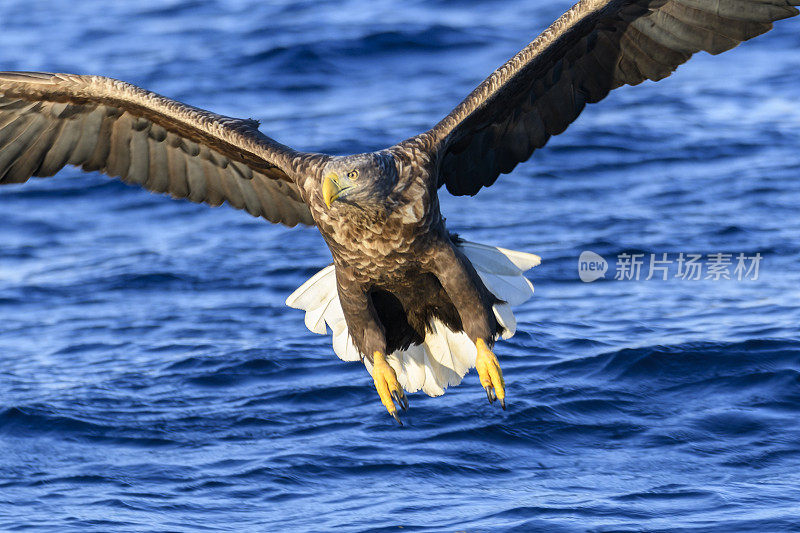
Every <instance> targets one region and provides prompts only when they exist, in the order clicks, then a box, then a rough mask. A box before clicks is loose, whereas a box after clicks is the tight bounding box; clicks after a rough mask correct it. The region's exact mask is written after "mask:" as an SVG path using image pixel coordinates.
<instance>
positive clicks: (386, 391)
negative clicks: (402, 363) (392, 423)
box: [372, 352, 408, 426]
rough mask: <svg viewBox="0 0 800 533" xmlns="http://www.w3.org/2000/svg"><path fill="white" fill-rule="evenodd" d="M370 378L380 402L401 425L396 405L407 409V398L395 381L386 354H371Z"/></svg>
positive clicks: (395, 377) (394, 375)
mask: <svg viewBox="0 0 800 533" xmlns="http://www.w3.org/2000/svg"><path fill="white" fill-rule="evenodd" d="M372 358H373V361H372V379H373V381H374V382H375V388H376V389H377V391H378V396H380V398H381V403H382V404H383V405H384V407H386V410H387V411H389V414H390V415H392V417H394V419H395V420H397V422H398V423H399V424H400V425H401V426H402V425H403V423H402V422H401V421H400V417H399V416H397V407H395V405H394V404H395V402H397V405H398V406H399V407H402V408H403V411H405V410H406V409H408V399H407V398H406V393H405V392H403V387H401V386H400V383H399V382H398V381H397V374H395V372H394V369H393V368H392V367H391V366H389V363H387V362H386V356H385V355H383V354H382V353H381V352H375V353H374V354H372Z"/></svg>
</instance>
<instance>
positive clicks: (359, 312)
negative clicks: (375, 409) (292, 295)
mask: <svg viewBox="0 0 800 533" xmlns="http://www.w3.org/2000/svg"><path fill="white" fill-rule="evenodd" d="M349 274H350V272H349V271H348V270H347V269H346V268H344V267H343V268H337V269H336V278H337V281H338V283H339V287H340V288H339V301H340V303H341V305H342V312H343V313H344V316H345V320H346V321H347V327H348V329H349V330H350V332H351V335H352V338H353V341H354V342H355V344H356V347H357V348H358V350H359V352H361V353H362V354H365V357H366V359H369V360H370V362H371V363H372V379H373V381H374V382H375V389H376V390H377V391H378V396H379V397H380V399H381V403H382V404H383V405H384V407H386V410H387V411H389V414H390V415H392V417H393V418H394V419H395V420H397V422H398V423H400V425H401V426H402V425H403V423H402V422H400V417H399V416H398V414H397V407H401V408H402V409H403V410H404V411H405V410H406V409H408V399H407V398H406V393H405V392H404V391H403V387H402V386H401V385H400V383H399V382H398V381H397V374H396V373H395V371H394V369H393V368H392V367H391V366H389V363H388V362H387V361H386V332H385V329H384V327H383V325H382V324H381V321H380V319H379V318H378V314H377V312H376V310H375V305H374V304H373V302H372V299H371V298H370V296H369V294H368V293H367V292H366V291H365V290H359V288H358V287H354V286H353V285H354V284H353V282H352V279H351V278H348V275H349ZM341 287H347V288H348V289H347V290H342V289H341ZM395 402H397V407H396V406H395Z"/></svg>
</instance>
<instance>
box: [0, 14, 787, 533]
mask: <svg viewBox="0 0 800 533" xmlns="http://www.w3.org/2000/svg"><path fill="white" fill-rule="evenodd" d="M568 6H569V4H568V2H565V1H563V0H559V1H555V2H535V1H530V0H503V1H500V0H469V1H460V2H454V1H450V0H437V1H432V0H424V1H423V0H405V1H399V0H370V1H365V0H342V1H336V2H334V1H317V2H311V1H288V0H272V1H268V2H258V1H255V0H219V1H202V0H159V1H156V0H141V1H138V2H107V1H101V0H80V1H77V2H63V1H56V0H4V1H3V3H2V6H0V67H1V68H2V69H5V70H46V71H60V72H78V73H95V74H104V75H108V76H112V77H116V78H121V79H125V80H128V81H130V82H133V83H136V84H138V85H141V86H144V87H146V88H148V89H151V90H155V91H157V92H160V93H162V94H165V95H168V96H171V97H174V98H178V99H180V100H183V101H185V102H188V103H191V104H193V105H196V106H200V107H204V108H207V109H211V110H214V111H217V112H220V113H224V114H228V115H233V116H238V117H244V118H247V117H252V118H255V119H258V120H261V121H262V130H263V131H264V132H265V133H267V134H268V135H270V136H272V137H275V138H277V139H278V140H280V141H282V142H284V143H286V144H289V145H291V146H294V147H297V148H299V149H304V150H319V151H327V152H333V153H354V152H360V151H366V150H373V149H378V148H381V147H384V146H387V145H389V144H392V143H394V142H397V141H399V140H401V139H404V138H406V137H408V136H411V135H413V134H416V133H418V132H420V131H422V130H423V129H426V128H428V127H430V126H431V125H433V124H434V123H435V122H436V121H438V120H439V119H440V118H441V117H443V116H444V115H445V114H446V113H447V112H449V110H450V109H451V108H452V107H453V106H455V104H457V103H458V102H459V101H460V99H461V98H463V97H464V96H465V95H466V94H467V93H468V92H469V91H470V90H471V89H472V88H473V87H474V86H475V85H477V83H478V82H480V81H481V80H482V79H483V78H484V77H485V76H486V75H488V74H489V73H490V72H491V70H492V69H493V68H495V67H496V66H498V65H499V64H501V63H502V62H503V61H504V60H505V59H507V58H508V57H510V56H511V55H512V54H514V53H515V52H516V51H517V50H518V49H520V48H521V47H522V46H524V45H525V44H526V43H527V42H528V41H530V40H531V39H532V38H533V37H534V36H535V35H536V34H537V33H538V32H539V31H541V30H542V29H543V28H544V27H546V26H547V25H548V24H549V23H550V22H551V21H552V20H554V19H555V18H556V17H557V16H559V15H560V14H561V13H562V12H563V11H564V10H565V9H566V8H568ZM798 30H800V20H791V21H784V22H783V23H779V24H778V25H777V27H776V29H775V30H774V31H773V32H772V33H770V34H768V35H766V36H763V37H761V38H759V39H756V40H754V41H752V42H750V43H746V44H745V45H743V46H741V47H740V48H738V49H736V50H734V51H732V52H729V53H727V54H724V55H722V56H719V57H711V56H708V55H701V56H698V57H696V58H695V59H694V60H692V61H691V62H690V63H689V64H687V65H686V66H684V67H683V68H682V69H680V71H679V72H678V74H677V75H675V76H673V77H672V78H670V79H668V80H665V81H662V82H659V83H657V84H653V83H646V84H643V85H642V86H640V87H636V88H626V89H623V90H619V91H616V92H615V93H614V94H613V95H612V96H611V97H609V98H608V99H607V100H606V101H604V102H603V103H602V104H600V105H597V106H593V107H590V108H589V109H587V110H586V111H585V112H584V113H583V115H582V116H581V118H580V119H579V120H578V121H577V123H575V124H574V125H573V126H572V127H570V129H569V130H568V131H567V133H565V134H564V135H562V136H560V137H558V138H555V139H553V140H552V141H551V143H550V144H549V146H548V147H547V148H546V149H545V150H542V151H540V152H538V153H537V154H535V156H534V157H533V159H532V161H531V162H530V163H528V164H525V165H522V166H520V167H518V169H517V170H516V171H515V172H514V173H513V174H511V175H508V176H503V177H501V179H500V180H499V181H498V182H497V184H496V185H495V186H493V187H492V188H490V189H487V190H484V191H483V192H482V193H481V194H480V195H479V196H477V197H476V198H453V197H449V196H447V194H443V198H442V204H443V210H444V212H445V214H446V216H447V217H448V224H449V226H450V228H451V229H452V230H454V231H458V232H459V233H460V234H461V235H462V236H464V237H465V238H467V239H469V240H473V241H478V242H485V243H488V244H494V245H499V246H504V247H507V248H511V249H517V250H524V251H527V252H534V253H538V254H540V255H541V256H542V258H543V263H542V265H541V267H537V268H536V269H534V270H533V271H531V272H530V277H531V279H532V280H533V281H534V283H535V284H536V295H535V297H534V298H533V299H532V300H531V301H529V302H528V303H526V304H525V305H523V306H521V307H520V308H519V309H518V310H517V316H518V318H519V321H520V331H519V333H518V334H517V335H516V336H515V337H514V338H513V339H511V340H510V341H509V342H503V343H500V344H499V345H498V347H497V350H496V351H497V353H498V354H499V356H500V359H501V362H502V364H503V367H504V370H505V374H506V379H507V383H508V395H509V408H508V410H507V411H505V412H503V411H500V410H499V409H498V408H497V407H496V406H489V405H488V403H487V402H486V397H485V395H484V393H483V391H482V390H481V388H480V386H479V384H478V381H477V378H476V376H475V375H474V374H470V375H469V376H468V377H467V378H466V379H465V381H464V383H463V384H462V385H461V386H460V387H457V388H454V389H451V390H449V391H448V392H447V394H446V395H445V396H443V397H440V398H428V397H426V396H423V395H421V394H414V395H411V397H410V401H411V411H410V412H409V414H408V416H407V417H406V419H405V422H406V425H405V427H403V428H398V427H397V426H396V424H395V423H394V422H393V421H392V419H391V418H389V417H388V415H387V414H386V412H385V411H384V409H383V407H382V406H381V405H380V403H379V402H378V401H377V396H376V394H375V391H374V389H373V387H372V384H371V379H370V378H369V376H368V374H367V373H366V371H365V370H364V368H363V366H360V365H359V364H350V363H343V362H341V361H339V360H338V359H336V358H335V356H334V355H333V354H332V350H331V347H330V339H329V338H328V337H322V336H316V335H314V334H312V333H310V332H308V331H307V330H306V329H305V327H304V325H303V315H302V313H301V312H299V311H296V310H292V309H288V308H287V307H285V306H284V304H283V302H284V299H285V298H286V296H288V295H289V294H290V293H291V292H292V291H293V290H294V289H295V288H296V287H297V286H299V285H300V284H301V283H302V282H303V281H305V280H306V279H307V278H308V277H310V276H311V275H313V274H314V273H315V272H316V271H317V270H319V269H320V268H322V267H323V266H325V265H326V264H328V262H329V260H330V256H329V253H328V251H327V249H326V248H325V245H324V243H323V241H322V239H321V238H320V237H319V235H318V234H317V232H316V231H315V230H313V229H292V230H289V229H286V228H283V227H278V226H271V225H269V224H267V223H265V222H263V221H260V220H257V219H253V218H250V217H249V216H248V215H246V214H244V213H242V212H237V211H234V210H231V209H228V208H218V209H209V208H206V207H204V206H198V205H193V204H189V203H186V202H177V201H171V200H168V199H166V198H164V197H159V196H155V195H151V194H148V193H146V192H143V191H141V190H137V189H135V188H131V187H128V186H125V185H123V184H121V183H118V182H115V181H112V180H109V179H107V178H105V177H103V176H101V175H97V174H91V175H84V174H81V173H80V172H78V171H77V170H75V169H67V170H65V171H63V172H62V173H61V174H60V175H59V176H58V177H57V178H54V179H48V180H33V181H32V182H30V183H28V184H26V185H24V186H9V187H3V188H2V189H0V213H2V223H0V316H2V320H0V530H2V531H81V532H86V531H113V532H128V531H181V532H182V531H187V532H188V531H192V532H193V531H547V532H572V531H604V532H605V531H725V532H729V531H759V532H766V531H798V530H800V428H798V417H799V416H800V336H799V335H798V324H799V323H800V289H799V288H798V287H799V286H800V150H798V146H799V141H798V139H800V106H798V102H797V96H798V91H797V88H798V86H800V31H798ZM584 250H591V251H594V252H596V253H598V254H600V255H601V256H603V257H605V258H607V259H608V260H609V261H610V270H609V272H608V273H607V275H606V277H605V278H604V279H602V280H600V281H597V282H595V283H591V284H588V283H583V282H581V281H580V279H579V278H578V270H577V265H578V257H579V255H580V254H581V252H582V251H584ZM681 252H683V253H686V254H688V253H698V254H703V255H704V257H707V255H708V254H713V253H731V254H738V253H745V254H747V255H748V256H755V254H759V253H760V254H761V256H762V257H763V260H762V261H761V263H760V265H759V266H760V269H759V276H758V279H757V280H754V279H746V280H742V281H739V280H736V279H733V280H729V281H726V280H720V281H714V280H700V281H691V280H683V279H680V278H675V277H674V274H675V272H674V271H671V273H670V276H671V277H670V279H669V280H668V281H663V280H660V279H651V280H649V281H646V280H645V279H644V278H645V277H646V276H645V275H644V274H643V275H642V277H641V279H640V280H638V281H635V280H631V281H622V280H614V279H613V278H614V275H615V265H618V263H619V261H615V258H616V257H617V256H619V255H620V254H624V253H628V254H634V253H643V254H648V255H646V256H645V260H647V259H648V258H649V254H650V253H655V254H657V255H658V256H659V257H660V254H662V253H667V254H669V257H671V258H673V259H674V258H677V257H678V254H680V253H681ZM751 277H752V276H751ZM656 278H658V276H656Z"/></svg>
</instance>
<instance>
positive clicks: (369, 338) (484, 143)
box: [0, 0, 800, 422]
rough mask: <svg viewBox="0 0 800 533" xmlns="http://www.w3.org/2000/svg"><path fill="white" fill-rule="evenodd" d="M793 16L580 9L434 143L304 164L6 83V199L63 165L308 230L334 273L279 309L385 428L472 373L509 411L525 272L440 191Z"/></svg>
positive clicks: (82, 96)
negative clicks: (462, 221) (16, 187)
mask: <svg viewBox="0 0 800 533" xmlns="http://www.w3.org/2000/svg"><path fill="white" fill-rule="evenodd" d="M798 5H800V0H583V1H581V2H579V3H578V4H576V5H575V6H574V7H573V8H572V9H570V10H569V11H568V12H567V13H565V14H564V15H563V16H562V17H560V18H559V19H558V20H557V21H556V22H555V23H553V25H552V26H550V27H549V28H548V29H547V30H545V32H544V33H542V34H541V35H540V36H539V37H538V38H537V39H536V40H534V41H533V42H532V43H531V44H529V45H528V46H527V47H525V48H524V49H523V50H522V51H520V52H519V53H518V54H517V55H516V56H514V57H513V58H512V59H511V60H509V61H508V62H507V63H506V64H504V65H503V66H501V67H500V68H499V69H497V70H496V71H495V72H494V73H492V74H491V76H489V77H488V78H487V79H486V80H485V81H484V82H483V83H482V84H481V85H479V86H478V87H477V88H476V89H475V90H474V91H473V92H472V93H471V94H470V95H469V96H468V97H467V98H466V99H465V100H464V101H463V102H462V103H461V104H459V105H458V107H456V108H455V109H454V110H453V111H452V112H451V113H450V114H449V115H448V116H447V117H445V118H444V119H443V120H442V121H441V122H439V123H438V124H437V125H436V126H434V127H433V129H431V130H430V131H427V132H425V133H422V134H420V135H417V136H416V137H413V138H411V139H408V140H406V141H403V142H401V143H399V144H397V145H395V146H392V147H389V148H386V149H385V150H381V151H378V152H374V153H368V154H358V155H353V156H346V157H336V156H328V155H323V154H310V153H304V152H298V151H296V150H293V149H291V148H289V147H287V146H284V145H282V144H280V143H278V142H276V141H274V140H273V139H271V138H269V137H267V136H265V135H263V134H262V133H261V132H260V131H259V130H258V127H257V126H258V124H257V123H255V122H253V121H249V120H240V119H234V118H230V117H225V116H221V115H217V114H214V113H210V112H208V111H204V110H202V109H197V108H194V107H191V106H188V105H185V104H182V103H180V102H176V101H174V100H170V99H169V98H165V97H163V96H160V95H157V94H154V93H151V92H148V91H145V90H143V89H140V88H138V87H135V86H133V85H130V84H128V83H125V82H121V81H118V80H113V79H109V78H104V77H99V76H78V75H73V74H47V73H35V72H4V73H0V184H7V183H21V182H25V181H27V180H28V179H29V178H30V177H32V176H42V177H43V176H52V175H54V174H56V173H57V172H58V171H59V170H60V169H62V168H63V167H64V166H66V165H75V166H78V167H81V168H82V169H84V170H87V171H94V170H97V171H101V172H104V173H106V174H108V175H110V176H119V177H120V178H121V179H122V180H124V181H125V182H128V183H133V184H138V185H141V186H142V187H144V188H146V189H148V190H151V191H154V192H160V193H167V194H170V195H171V196H173V197H176V198H187V199H189V200H192V201H194V202H203V203H207V204H209V205H212V206H216V205H220V204H222V203H227V204H229V205H231V206H233V207H235V208H237V209H243V210H245V211H247V212H248V213H250V214H251V215H254V216H258V217H263V218H265V219H266V220H269V221H270V222H275V223H281V224H285V225H287V226H294V225H297V224H306V225H316V226H317V228H318V229H319V231H320V233H321V234H322V236H323V237H324V238H325V241H326V243H327V244H328V246H329V248H330V250H331V254H332V256H333V265H331V266H330V267H328V268H326V269H324V270H323V271H322V272H320V273H319V274H317V275H316V276H314V277H313V278H312V279H310V280H309V281H308V282H306V283H305V284H304V285H303V286H302V287H300V288H299V289H298V290H297V291H295V293H294V294H292V295H291V296H290V297H289V299H288V300H287V303H288V304H289V305H291V306H293V307H297V308H300V309H303V310H305V311H306V325H307V326H308V327H309V329H311V330H312V331H315V332H317V333H322V334H325V333H327V331H328V329H330V331H331V332H332V336H333V347H334V351H335V352H336V354H337V355H338V356H339V357H341V358H342V359H344V360H352V361H359V360H360V361H363V362H364V364H365V365H366V367H367V369H368V370H369V372H370V373H371V374H372V377H373V380H374V383H375V387H376V389H377V391H378V395H379V397H380V399H381V401H382V403H383V404H384V406H385V407H386V409H387V410H388V412H389V413H390V414H391V415H392V416H394V417H395V419H397V420H398V422H399V421H400V419H399V417H398V414H397V408H398V407H401V408H403V409H406V408H408V400H407V398H406V395H405V392H404V391H409V392H415V391H418V390H422V391H424V392H425V393H427V394H429V395H432V396H436V395H439V394H442V393H443V392H444V390H445V389H446V388H447V387H449V386H453V385H457V384H458V383H460V381H461V379H462V378H463V376H464V375H465V374H466V373H467V372H468V371H469V369H470V368H473V367H475V368H477V370H478V374H479V376H480V381H481V384H482V385H483V386H484V388H485V389H486V394H487V396H488V398H489V401H490V402H493V401H494V400H499V401H500V403H501V405H502V406H503V407H504V408H505V396H506V391H505V382H504V380H503V375H502V371H501V370H500V366H499V364H498V361H497V358H496V357H495V355H494V354H493V353H492V348H493V345H494V343H495V341H496V340H497V339H498V338H500V337H503V338H507V337H509V336H511V335H513V334H514V331H515V329H516V321H515V319H514V315H513V313H512V312H511V310H510V308H509V305H518V304H521V303H522V302H524V301H525V300H527V299H528V298H529V297H530V296H531V295H532V294H533V286H532V285H531V284H530V282H529V281H528V280H527V279H526V278H525V277H524V276H523V273H524V272H525V271H527V270H528V269H530V268H532V267H534V266H536V265H537V264H538V263H539V258H538V257H537V256H535V255H532V254H526V253H523V252H515V251H511V250H504V249H500V248H494V247H491V246H483V245H479V244H474V243H469V242H466V241H463V240H461V239H459V238H458V237H456V236H455V235H452V234H450V233H449V232H448V231H447V229H446V227H445V223H444V219H443V217H442V215H441V212H440V210H439V200H438V189H439V188H440V187H442V186H445V187H447V190H448V191H449V192H450V193H452V194H454V195H474V194H476V193H477V192H478V191H479V190H480V189H481V188H482V187H488V186H490V185H492V184H493V183H494V182H495V180H496V179H497V178H498V176H499V175H500V174H504V173H508V172H511V171H512V170H513V169H514V167H515V166H516V165H517V164H519V163H521V162H523V161H526V160H527V159H528V158H530V156H531V154H532V153H533V152H534V150H536V149H539V148H542V147H543V146H544V145H545V144H546V143H547V141H548V139H549V138H550V137H551V136H553V135H558V134H559V133H561V132H563V131H564V130H565V129H566V128H567V126H569V124H570V123H572V122H573V121H574V120H575V119H576V118H577V117H578V115H579V114H580V113H581V111H582V110H583V108H584V107H585V106H586V104H590V103H595V102H598V101H600V100H602V99H603V98H605V97H606V96H607V95H608V93H609V92H610V91H611V90H613V89H616V88H618V87H621V86H623V85H637V84H639V83H641V82H643V81H644V80H648V79H649V80H660V79H662V78H665V77H667V76H669V75H670V74H671V73H672V72H673V71H674V70H675V69H676V68H677V67H678V66H679V65H681V64H682V63H684V62H686V61H687V60H688V59H689V58H690V57H691V56H692V55H693V54H695V53H697V52H700V51H705V52H709V53H711V54H719V53H721V52H724V51H726V50H729V49H731V48H733V47H735V46H737V45H738V44H739V43H741V42H742V41H746V40H748V39H751V38H753V37H755V36H758V35H760V34H762V33H765V32H767V31H769V30H770V29H771V28H772V23H773V22H774V21H776V20H779V19H784V18H788V17H792V16H794V15H797V14H798V10H797V8H796V7H795V6H798Z"/></svg>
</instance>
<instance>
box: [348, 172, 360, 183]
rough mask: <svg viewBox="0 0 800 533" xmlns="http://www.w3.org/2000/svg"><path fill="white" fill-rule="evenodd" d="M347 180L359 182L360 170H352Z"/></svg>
mask: <svg viewBox="0 0 800 533" xmlns="http://www.w3.org/2000/svg"><path fill="white" fill-rule="evenodd" d="M347 179H349V180H350V181H353V180H357V179H358V170H351V171H350V172H348V173H347Z"/></svg>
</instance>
